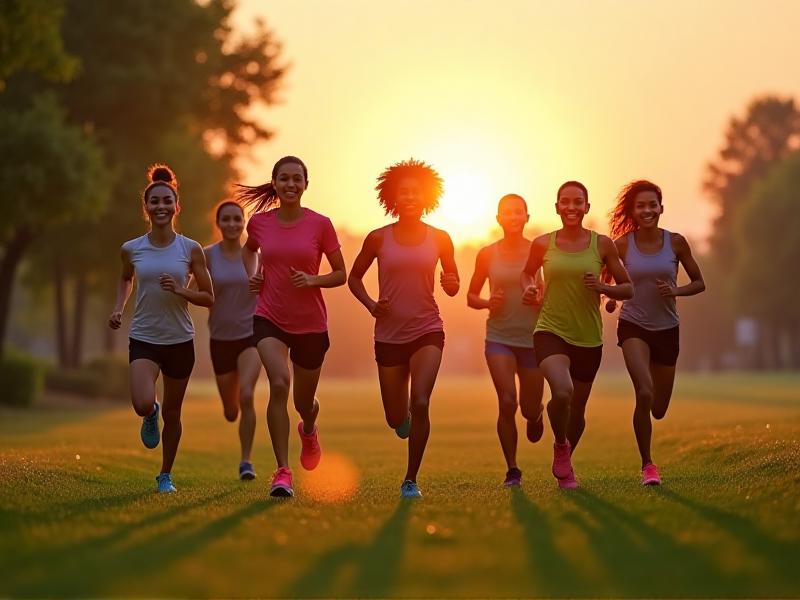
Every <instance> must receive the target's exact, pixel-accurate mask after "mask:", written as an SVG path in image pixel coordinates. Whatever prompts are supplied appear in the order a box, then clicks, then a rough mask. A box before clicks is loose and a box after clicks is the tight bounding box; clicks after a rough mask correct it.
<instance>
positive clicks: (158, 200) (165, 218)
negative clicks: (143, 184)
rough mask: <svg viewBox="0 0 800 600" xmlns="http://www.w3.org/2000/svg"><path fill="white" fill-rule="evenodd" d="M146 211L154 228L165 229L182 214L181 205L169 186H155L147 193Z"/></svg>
mask: <svg viewBox="0 0 800 600" xmlns="http://www.w3.org/2000/svg"><path fill="white" fill-rule="evenodd" d="M144 210H145V212H146V213H147V217H148V219H150V224H151V225H152V226H153V227H164V226H165V225H169V224H171V223H172V219H173V218H174V217H175V215H176V214H178V213H179V212H180V205H179V204H178V201H177V199H176V198H175V192H173V191H172V189H171V188H170V187H169V186H166V185H155V186H153V187H152V188H151V189H150V191H149V192H148V193H147V198H146V199H145V203H144Z"/></svg>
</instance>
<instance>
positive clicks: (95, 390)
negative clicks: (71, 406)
mask: <svg viewBox="0 0 800 600" xmlns="http://www.w3.org/2000/svg"><path fill="white" fill-rule="evenodd" d="M45 386H46V387H47V389H48V390H53V391H56V392H65V393H68V394H77V395H80V396H86V397H89V398H98V397H101V396H105V397H109V398H120V399H123V398H124V399H126V400H127V398H128V363H127V362H126V361H123V360H120V359H116V358H99V359H96V360H93V361H92V362H90V363H89V364H88V365H86V366H85V367H81V368H79V369H58V368H54V369H51V370H50V371H49V372H48V373H47V376H46V378H45Z"/></svg>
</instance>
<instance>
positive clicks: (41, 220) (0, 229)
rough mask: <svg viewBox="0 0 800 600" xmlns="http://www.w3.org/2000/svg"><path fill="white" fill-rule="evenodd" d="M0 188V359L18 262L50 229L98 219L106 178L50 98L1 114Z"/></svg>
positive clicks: (87, 142)
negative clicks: (1, 206) (2, 201)
mask: <svg viewBox="0 0 800 600" xmlns="http://www.w3.org/2000/svg"><path fill="white" fill-rule="evenodd" d="M0 131H3V135H2V136H0V155H2V156H3V157H4V159H3V163H2V164H1V165H0V186H2V189H3V193H4V195H5V197H6V198H7V202H6V206H7V207H8V209H7V210H6V211H5V214H4V215H3V219H2V220H0V256H1V258H0V284H1V285H0V357H2V351H3V345H4V342H5V333H6V328H7V324H8V314H9V307H10V301H11V293H12V290H13V286H14V281H15V276H16V272H17V268H18V266H19V263H20V260H21V259H22V257H23V256H24V255H25V253H26V251H27V250H28V249H29V248H30V246H31V244H32V243H34V242H35V241H36V240H37V239H41V238H43V237H44V236H45V235H46V234H47V232H48V230H49V229H51V228H54V227H58V226H62V225H65V224H70V223H74V222H75V221H79V220H91V219H93V218H97V217H99V215H100V214H101V210H102V208H103V204H104V203H105V201H106V200H107V198H108V190H109V180H108V177H107V175H106V171H105V168H104V164H103V156H102V152H101V151H100V149H99V148H98V147H97V145H96V144H95V143H94V142H93V141H92V140H91V139H90V138H88V137H87V136H86V135H85V134H84V133H83V131H81V129H80V128H78V127H75V126H74V125H68V124H66V123H65V116H64V112H63V111H62V110H61V109H60V108H59V107H58V105H57V103H56V101H55V99H54V98H53V97H52V96H49V95H45V96H40V97H37V98H35V99H34V101H33V103H32V105H31V107H30V108H29V109H28V110H25V111H21V112H16V111H0Z"/></svg>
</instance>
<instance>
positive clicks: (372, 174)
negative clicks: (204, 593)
mask: <svg viewBox="0 0 800 600" xmlns="http://www.w3.org/2000/svg"><path fill="white" fill-rule="evenodd" d="M256 16H263V17H264V18H265V19H266V21H267V24H268V26H269V27H270V28H271V29H272V30H273V31H274V32H275V33H276V35H277V36H278V38H279V39H281V40H282V42H283V48H284V51H283V56H284V58H285V59H286V60H287V61H289V62H291V64H292V67H291V70H290V72H289V73H288V76H287V78H286V81H285V86H284V89H283V91H282V93H281V97H282V100H283V103H282V104H281V105H280V106H277V107H271V108H269V109H266V110H263V111H259V113H260V114H263V119H264V121H265V122H266V123H267V124H268V125H269V126H270V127H271V128H273V129H274V130H275V132H276V136H275V138H274V139H273V140H272V141H271V142H269V143H266V144H263V145H259V146H257V147H256V148H255V149H254V152H253V155H252V157H251V159H248V160H243V161H242V163H241V165H242V167H243V170H244V173H245V177H246V183H250V184H254V183H261V182H262V181H266V180H267V179H268V178H269V174H270V169H271V167H272V164H273V163H274V162H275V160H277V159H278V158H280V157H281V156H283V155H285V154H295V155H297V156H300V157H301V158H302V159H303V160H304V161H305V162H306V164H307V165H308V168H309V179H310V182H311V185H310V187H309V190H308V192H307V195H306V196H304V204H305V205H306V206H309V207H310V208H313V209H314V210H317V211H319V212H322V213H323V214H326V215H328V216H329V217H331V219H332V220H333V222H334V224H335V225H336V226H337V227H338V228H342V229H349V230H351V231H355V232H366V231H368V230H370V229H372V228H375V227H378V226H380V225H382V224H384V223H386V222H387V220H386V217H384V215H383V213H382V211H381V210H380V208H379V207H378V204H377V201H376V200H375V193H374V191H373V188H374V185H375V178H376V177H377V175H378V174H379V173H380V172H381V171H382V170H383V169H384V168H385V167H386V166H388V165H390V164H391V163H393V162H396V161H398V160H402V159H405V158H409V157H412V156H413V157H415V158H420V159H423V160H426V161H428V162H430V163H431V164H433V165H434V166H435V167H436V168H437V169H438V170H439V171H440V173H441V174H442V176H443V177H444V179H445V185H446V188H447V192H446V195H445V198H444V199H443V201H442V206H441V208H440V209H439V210H438V211H437V213H435V214H434V215H432V216H431V217H430V218H429V222H431V223H432V224H434V225H437V226H441V227H444V228H445V229H447V230H448V231H450V233H451V235H452V236H453V238H454V240H455V241H456V243H459V242H465V241H473V242H474V241H480V240H482V239H486V237H487V236H492V235H494V234H496V231H492V228H493V226H494V214H495V212H496V210H495V209H496V204H497V200H498V199H499V197H500V196H501V195H503V194H505V193H510V192H514V193H519V194H521V195H523V196H524V197H525V198H526V199H527V200H528V205H529V208H530V211H529V212H530V214H531V222H532V223H535V224H536V225H537V226H538V227H540V228H545V229H552V228H555V227H557V225H558V223H559V221H558V218H557V216H556V215H555V212H554V209H553V203H554V200H555V191H556V189H557V187H558V185H559V184H560V183H561V182H563V181H565V180H567V179H579V180H581V181H583V182H584V183H585V184H586V185H587V186H588V188H589V194H590V198H589V199H590V201H591V204H592V209H591V212H590V215H589V216H590V218H593V220H594V222H593V223H591V224H592V225H593V226H595V227H597V228H598V229H599V230H601V231H603V232H605V231H607V217H606V215H607V212H608V210H609V209H610V208H611V206H612V203H613V199H614V196H615V194H616V192H617V190H618V189H619V187H620V186H621V185H623V184H624V183H625V182H627V181H629V180H631V179H634V178H640V177H644V178H649V179H651V180H653V181H655V182H656V183H658V184H659V185H660V186H661V187H662V189H663V191H664V204H665V214H664V216H663V217H662V225H663V226H664V227H666V228H668V229H672V230H675V231H680V232H682V233H685V234H687V235H688V236H690V237H691V238H692V239H694V240H696V241H698V242H699V241H701V240H702V239H703V238H705V236H706V235H707V233H708V228H709V220H710V219H711V217H712V216H713V209H712V207H711V206H710V205H709V203H708V202H707V201H706V199H705V198H704V197H703V194H702V191H701V188H700V183H701V180H702V174H703V167H704V164H705V163H706V161H707V160H708V159H709V158H710V157H712V156H713V155H714V154H715V152H716V151H717V150H718V148H719V147H720V145H721V144H722V141H723V131H724V128H725V126H726V123H727V121H728V119H729V118H730V116H731V115H733V114H741V113H742V112H743V110H744V107H745V106H746V104H747V103H748V102H749V101H750V100H751V99H752V98H753V97H754V96H756V95H760V94H765V93H778V94H781V95H797V94H800V67H798V64H799V63H800V60H798V59H800V43H798V41H797V25H798V23H800V1H796V0H761V1H760V2H756V1H749V0H748V1H739V0H727V1H719V0H714V1H710V0H701V1H697V0H694V1H689V0H678V1H674V0H673V1H670V2H649V1H644V0H640V1H612V0H600V1H593V0H585V1H582V2H579V1H570V0H566V1H555V0H547V1H545V0H541V1H539V0H536V1H534V0H529V1H525V0H515V1H510V0H509V1H502V0H496V1H495V2H488V1H486V2H478V1H473V0H463V1H455V0H453V1H448V2H445V1H436V0H429V1H427V2H426V1H416V0H413V1H403V2H389V1H383V0H370V1H366V0H364V1H362V0H358V1H356V0H349V1H336V0H307V1H287V0H280V1H272V0H268V1H265V0H240V7H239V8H238V9H237V12H236V14H235V19H234V22H235V25H236V27H238V28H240V29H242V30H243V31H246V30H247V29H248V28H249V27H251V23H252V20H253V19H254V18H255V17H256Z"/></svg>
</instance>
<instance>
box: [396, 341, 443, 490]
mask: <svg viewBox="0 0 800 600" xmlns="http://www.w3.org/2000/svg"><path fill="white" fill-rule="evenodd" d="M441 362H442V351H441V350H440V349H439V348H437V347H436V346H423V347H422V348H420V349H419V350H417V351H416V352H415V353H414V354H413V355H412V356H411V360H410V361H409V366H410V368H411V394H410V397H409V399H410V402H411V435H410V436H409V438H408V470H407V471H406V476H405V479H407V480H410V481H416V480H417V473H418V472H419V467H420V464H422V456H423V455H424V454H425V446H427V444H428V436H429V435H430V432H431V421H430V417H429V415H428V407H429V405H430V400H431V394H432V393H433V386H434V385H435V384H436V375H437V374H438V373H439V365H440V364H441Z"/></svg>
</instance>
